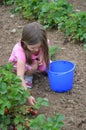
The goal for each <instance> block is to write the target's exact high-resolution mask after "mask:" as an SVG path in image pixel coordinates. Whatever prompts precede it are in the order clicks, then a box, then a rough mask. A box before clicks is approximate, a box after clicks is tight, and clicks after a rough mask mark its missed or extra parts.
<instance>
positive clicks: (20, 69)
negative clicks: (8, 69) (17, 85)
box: [17, 60, 27, 90]
mask: <svg viewBox="0 0 86 130" xmlns="http://www.w3.org/2000/svg"><path fill="white" fill-rule="evenodd" d="M24 73H25V63H23V62H22V61H20V60H18V61H17V75H18V76H19V77H20V79H21V81H22V86H23V87H24V89H25V90H27V85H26V83H25V81H24Z"/></svg>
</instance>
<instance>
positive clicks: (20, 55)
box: [14, 45, 26, 62]
mask: <svg viewBox="0 0 86 130" xmlns="http://www.w3.org/2000/svg"><path fill="white" fill-rule="evenodd" d="M14 54H15V57H16V59H17V60H21V61H23V62H26V57H25V53H24V50H23V48H22V47H21V46H20V45H17V46H16V47H15V48H14Z"/></svg>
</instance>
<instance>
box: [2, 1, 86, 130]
mask: <svg viewBox="0 0 86 130" xmlns="http://www.w3.org/2000/svg"><path fill="white" fill-rule="evenodd" d="M71 3H73V4H74V5H75V7H76V8H78V9H80V10H86V7H85V6H86V1H85V0H82V1H81V0H77V1H75V0H72V1H71ZM9 10H10V7H6V8H5V7H4V6H2V7H0V65H2V64H5V63H7V61H8V58H9V55H10V53H11V50H12V47H13V46H14V44H15V43H16V42H17V41H18V40H19V39H20V37H21V31H22V27H23V26H24V25H25V24H26V23H27V21H26V20H23V19H22V18H21V17H20V16H19V15H18V14H16V15H14V17H13V16H12V15H11V13H10V12H9ZM48 36H49V38H50V40H51V43H52V44H57V45H58V47H59V48H60V51H58V52H57V55H56V59H65V60H70V61H73V62H74V63H75V64H76V70H75V82H74V87H73V89H72V90H71V92H68V93H55V92H52V91H51V90H50V87H49V81H48V77H46V76H43V75H36V76H35V77H34V83H33V88H32V91H33V95H34V96H35V97H46V98H48V99H49V101H50V104H51V105H50V107H49V108H41V110H40V113H44V114H45V115H47V116H49V115H52V114H53V112H54V111H55V112H57V113H60V114H64V115H65V127H64V128H63V130H86V51H84V50H83V47H82V46H79V45H77V44H70V43H67V44H66V45H63V42H64V36H63V34H62V33H61V32H58V31H55V30H51V31H48Z"/></svg>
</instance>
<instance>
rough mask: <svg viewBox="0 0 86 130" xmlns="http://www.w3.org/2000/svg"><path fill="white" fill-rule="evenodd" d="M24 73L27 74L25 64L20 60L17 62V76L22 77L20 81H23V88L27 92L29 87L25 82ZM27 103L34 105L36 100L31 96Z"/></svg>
mask: <svg viewBox="0 0 86 130" xmlns="http://www.w3.org/2000/svg"><path fill="white" fill-rule="evenodd" d="M24 73H25V63H23V62H22V61H20V60H18V61H17V75H18V76H20V79H21V81H22V86H24V89H25V90H27V85H26V83H25V81H24ZM27 101H28V102H29V103H30V104H31V105H34V104H35V103H36V101H35V98H34V97H32V96H30V97H29V98H27Z"/></svg>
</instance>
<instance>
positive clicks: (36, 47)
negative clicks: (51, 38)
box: [27, 43, 41, 53]
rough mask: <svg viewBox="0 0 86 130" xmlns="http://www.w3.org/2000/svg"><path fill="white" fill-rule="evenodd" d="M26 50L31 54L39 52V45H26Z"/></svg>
mask: <svg viewBox="0 0 86 130" xmlns="http://www.w3.org/2000/svg"><path fill="white" fill-rule="evenodd" d="M27 48H28V49H29V50H30V51H31V52H32V53H37V52H39V50H40V48H41V43H37V44H36V45H27Z"/></svg>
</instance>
